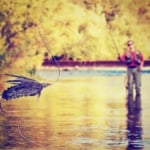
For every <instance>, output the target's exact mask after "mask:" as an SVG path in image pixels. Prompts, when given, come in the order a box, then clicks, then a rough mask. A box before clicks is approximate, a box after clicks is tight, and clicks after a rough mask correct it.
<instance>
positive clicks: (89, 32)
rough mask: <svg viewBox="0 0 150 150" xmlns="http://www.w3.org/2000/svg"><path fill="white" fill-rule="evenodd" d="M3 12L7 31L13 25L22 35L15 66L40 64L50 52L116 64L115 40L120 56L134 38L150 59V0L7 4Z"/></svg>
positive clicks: (1, 45) (0, 4)
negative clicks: (127, 43) (9, 24)
mask: <svg viewBox="0 0 150 150" xmlns="http://www.w3.org/2000/svg"><path fill="white" fill-rule="evenodd" d="M0 8H1V9H0V21H1V24H0V30H1V32H2V29H3V27H4V25H5V23H6V21H9V22H10V23H11V25H12V26H11V28H10V29H9V30H10V31H11V32H12V33H14V32H16V33H17V34H16V35H15V36H14V37H12V38H10V41H11V42H13V43H15V45H16V47H17V48H18V49H19V50H20V51H22V52H21V55H20V58H19V57H18V58H14V59H12V61H13V62H16V63H14V64H15V66H26V67H27V66H31V67H32V66H33V65H35V64H38V65H40V64H41V63H42V59H43V54H44V53H45V52H47V51H50V52H51V53H50V55H52V54H53V55H61V54H67V56H68V57H73V59H74V60H76V59H80V60H114V59H116V58H117V51H116V47H115V45H114V43H113V41H112V38H113V40H114V41H115V44H116V46H117V48H118V49H119V51H120V52H122V51H123V49H124V48H125V43H126V41H127V40H128V39H132V40H134V41H135V44H136V47H137V49H139V50H141V51H142V52H143V54H144V56H145V58H149V56H150V44H149V41H150V32H149V23H150V2H149V0H144V1H143V0H122V1H120V0H114V1H110V0H85V1H81V0H64V1H62V0H55V1H54V0H38V1H37V0H22V1H20V0H7V1H6V0H1V1H0ZM4 16H5V18H4ZM105 17H107V18H105ZM39 32H40V33H41V35H42V37H41V35H40V34H39ZM6 37H7V38H8V35H6V34H5V35H3V36H2V38H1V39H0V55H2V54H4V52H5V49H7V47H8V45H6V44H5V40H6ZM43 40H44V41H45V43H46V45H47V47H45V44H44V43H43ZM8 44H10V43H8ZM47 48H48V49H47ZM6 52H7V50H6ZM36 52H38V53H37V55H35V54H36ZM18 53H20V52H18ZM28 56H30V57H28ZM8 57H9V55H8ZM11 57H12V56H10V57H9V58H8V59H11ZM13 62H12V63H13ZM25 62H27V63H25ZM27 64H28V65H27Z"/></svg>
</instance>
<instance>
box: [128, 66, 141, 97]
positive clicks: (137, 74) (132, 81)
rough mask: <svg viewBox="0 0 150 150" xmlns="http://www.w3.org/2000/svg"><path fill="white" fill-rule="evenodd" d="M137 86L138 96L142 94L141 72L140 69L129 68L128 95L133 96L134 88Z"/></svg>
mask: <svg viewBox="0 0 150 150" xmlns="http://www.w3.org/2000/svg"><path fill="white" fill-rule="evenodd" d="M134 85H135V90H136V94H137V95H138V94H140V90H141V71H140V70H139V68H138V67H135V68H129V67H128V68H127V89H128V94H133V88H134Z"/></svg>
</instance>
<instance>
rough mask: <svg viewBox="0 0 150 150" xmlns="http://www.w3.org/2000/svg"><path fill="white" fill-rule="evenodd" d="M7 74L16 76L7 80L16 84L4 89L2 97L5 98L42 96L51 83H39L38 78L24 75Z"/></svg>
mask: <svg viewBox="0 0 150 150" xmlns="http://www.w3.org/2000/svg"><path fill="white" fill-rule="evenodd" d="M6 75H7V76H11V77H15V79H14V80H8V81H6V82H9V83H12V84H14V86H11V87H9V88H8V89H6V90H4V91H3V93H2V94H1V98H2V99H4V100H12V99H16V98H19V97H23V96H35V95H38V96H40V94H41V91H42V90H43V88H45V87H47V86H49V85H51V84H50V83H39V82H37V81H36V80H33V79H30V78H27V77H24V76H18V75H13V74H6Z"/></svg>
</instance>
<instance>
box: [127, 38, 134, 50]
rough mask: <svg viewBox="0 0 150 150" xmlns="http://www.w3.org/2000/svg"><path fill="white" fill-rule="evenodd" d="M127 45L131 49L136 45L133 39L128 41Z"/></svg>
mask: <svg viewBox="0 0 150 150" xmlns="http://www.w3.org/2000/svg"><path fill="white" fill-rule="evenodd" d="M127 46H128V47H129V49H132V48H133V47H134V42H133V41H131V40H129V41H127Z"/></svg>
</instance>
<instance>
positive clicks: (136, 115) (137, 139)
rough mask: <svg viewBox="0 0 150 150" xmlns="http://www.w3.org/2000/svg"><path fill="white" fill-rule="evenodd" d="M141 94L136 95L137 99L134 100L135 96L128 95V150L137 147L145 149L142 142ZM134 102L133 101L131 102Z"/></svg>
mask: <svg viewBox="0 0 150 150" xmlns="http://www.w3.org/2000/svg"><path fill="white" fill-rule="evenodd" d="M139 101H141V96H136V99H135V100H133V96H131V95H130V96H129V97H128V103H127V108H128V114H127V117H128V118H127V131H128V132H127V138H128V141H129V142H128V146H127V150H131V149H136V150H143V143H142V134H143V133H142V132H143V131H142V130H143V129H142V123H141V111H140V109H139V108H140V107H141V106H140V103H138V102H139ZM131 102H132V103H131Z"/></svg>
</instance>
